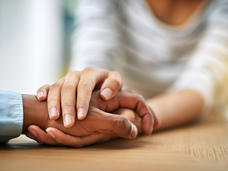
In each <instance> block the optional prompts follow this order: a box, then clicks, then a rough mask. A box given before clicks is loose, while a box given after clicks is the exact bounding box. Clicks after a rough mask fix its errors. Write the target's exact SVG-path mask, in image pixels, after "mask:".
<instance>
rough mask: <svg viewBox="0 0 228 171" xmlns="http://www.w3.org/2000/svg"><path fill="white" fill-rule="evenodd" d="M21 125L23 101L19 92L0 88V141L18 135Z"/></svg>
mask: <svg viewBox="0 0 228 171" xmlns="http://www.w3.org/2000/svg"><path fill="white" fill-rule="evenodd" d="M22 126H23V102H22V96H21V94H19V93H14V92H10V91H4V90H0V142H5V141H7V140H9V139H11V138H15V137H17V136H19V135H20V134H21V132H22Z"/></svg>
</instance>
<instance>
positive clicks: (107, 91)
mask: <svg viewBox="0 0 228 171" xmlns="http://www.w3.org/2000/svg"><path fill="white" fill-rule="evenodd" d="M101 95H102V96H103V97H105V98H106V99H110V98H111V96H112V90H111V89H110V88H105V89H104V90H103V91H102V92H101Z"/></svg>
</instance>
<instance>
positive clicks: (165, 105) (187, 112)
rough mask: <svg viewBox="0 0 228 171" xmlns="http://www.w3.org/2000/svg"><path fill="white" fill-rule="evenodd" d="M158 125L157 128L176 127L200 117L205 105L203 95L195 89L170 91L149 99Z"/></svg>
mask: <svg viewBox="0 0 228 171" xmlns="http://www.w3.org/2000/svg"><path fill="white" fill-rule="evenodd" d="M147 102H148V104H149V105H150V107H151V108H152V109H153V111H154V112H155V114H156V116H157V119H158V125H157V126H156V128H155V130H160V129H164V128H169V127H174V126H178V125H182V124H185V123H187V122H190V121H193V120H194V119H196V118H198V116H199V115H200V113H201V111H202V108H203V106H204V100H203V98H202V96H201V95H200V94H199V93H198V92H196V91H194V90H190V89H189V90H183V91H178V92H169V93H165V94H162V95H160V96H157V97H155V98H152V99H149V100H148V101H147Z"/></svg>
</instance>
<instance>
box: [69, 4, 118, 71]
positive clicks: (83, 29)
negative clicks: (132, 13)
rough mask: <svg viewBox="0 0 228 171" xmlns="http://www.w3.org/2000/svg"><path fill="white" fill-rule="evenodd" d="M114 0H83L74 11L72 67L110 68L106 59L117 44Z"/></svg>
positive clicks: (112, 54) (112, 56)
mask: <svg viewBox="0 0 228 171" xmlns="http://www.w3.org/2000/svg"><path fill="white" fill-rule="evenodd" d="M116 5H117V4H116V0H108V1H107V0H84V1H82V2H81V4H80V5H79V8H78V12H77V14H76V29H75V33H74V36H73V48H72V49H73V52H72V56H73V59H72V62H71V69H72V70H82V69H84V68H85V67H93V68H105V69H110V70H112V65H111V64H110V62H109V61H111V59H112V58H114V57H115V56H116V53H117V51H118V46H119V37H118V36H119V34H118V31H117V15H116V11H115V6H116Z"/></svg>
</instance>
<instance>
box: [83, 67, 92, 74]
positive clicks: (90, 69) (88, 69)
mask: <svg viewBox="0 0 228 171" xmlns="http://www.w3.org/2000/svg"><path fill="white" fill-rule="evenodd" d="M92 71H94V69H93V68H91V67H86V68H84V69H83V70H82V72H83V73H87V72H92Z"/></svg>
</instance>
